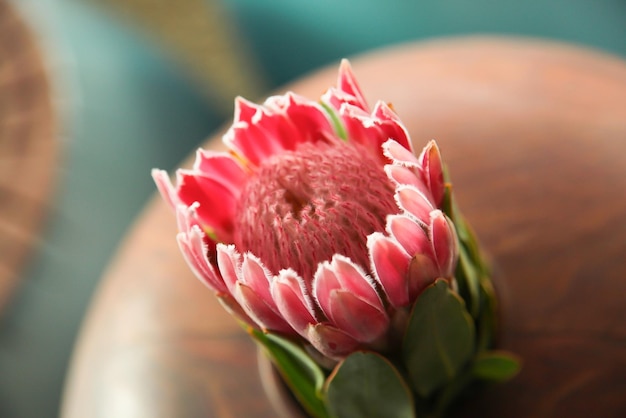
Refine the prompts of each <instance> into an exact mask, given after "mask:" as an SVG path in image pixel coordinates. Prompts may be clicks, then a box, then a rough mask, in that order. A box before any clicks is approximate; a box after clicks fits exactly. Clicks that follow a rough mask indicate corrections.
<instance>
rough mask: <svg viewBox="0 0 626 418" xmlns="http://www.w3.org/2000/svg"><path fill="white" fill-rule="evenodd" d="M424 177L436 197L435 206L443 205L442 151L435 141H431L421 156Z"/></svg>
mask: <svg viewBox="0 0 626 418" xmlns="http://www.w3.org/2000/svg"><path fill="white" fill-rule="evenodd" d="M418 159H419V161H420V163H421V166H422V170H423V173H424V178H425V181H426V183H427V184H428V187H429V189H430V192H431V194H432V196H433V198H434V202H435V206H436V207H441V203H442V201H443V196H444V188H445V184H444V177H443V163H442V161H441V153H440V152H439V147H437V143H436V142H435V141H430V142H429V143H428V145H426V147H424V149H423V150H422V153H421V154H420V156H419V158H418Z"/></svg>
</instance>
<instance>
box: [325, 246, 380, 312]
mask: <svg viewBox="0 0 626 418" xmlns="http://www.w3.org/2000/svg"><path fill="white" fill-rule="evenodd" d="M331 268H332V270H333V271H334V273H335V276H336V277H337V280H338V281H339V283H341V289H343V290H347V291H349V292H352V293H353V294H354V295H356V296H358V297H359V298H360V299H362V300H363V301H365V302H367V303H369V304H370V305H372V306H375V307H378V308H380V309H383V304H382V301H381V300H380V296H378V293H376V289H375V287H374V283H373V282H372V281H371V279H370V278H369V277H368V276H367V275H366V274H365V272H364V271H363V269H361V267H359V266H358V265H356V264H355V263H353V262H352V260H350V259H349V258H348V257H344V256H342V255H339V254H336V255H335V256H333V259H332V262H331Z"/></svg>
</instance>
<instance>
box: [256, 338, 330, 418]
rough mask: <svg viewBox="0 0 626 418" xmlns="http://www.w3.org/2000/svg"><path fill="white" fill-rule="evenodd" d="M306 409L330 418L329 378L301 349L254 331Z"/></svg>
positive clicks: (283, 340)
mask: <svg viewBox="0 0 626 418" xmlns="http://www.w3.org/2000/svg"><path fill="white" fill-rule="evenodd" d="M250 333H251V335H252V337H253V338H254V339H255V340H256V341H257V342H258V343H259V344H261V345H262V346H263V347H264V348H265V350H266V352H267V354H268V355H269V356H270V358H271V359H272V361H273V363H274V365H275V366H276V368H277V369H278V371H279V372H280V374H281V376H282V377H283V379H284V380H285V383H287V386H289V389H290V390H291V392H292V393H293V394H294V395H295V397H296V398H297V399H298V401H299V402H300V404H301V405H302V406H303V407H304V409H305V410H306V411H307V412H308V413H309V414H310V415H311V416H312V417H315V418H328V413H327V412H326V405H325V403H324V396H323V393H322V387H323V385H324V380H325V378H326V376H325V375H324V372H323V371H322V369H321V368H320V366H318V365H317V363H315V361H313V359H312V358H311V357H310V356H309V355H308V354H307V353H306V352H305V351H304V350H303V349H302V348H301V347H300V346H298V345H296V344H294V343H292V342H291V341H289V340H287V339H285V338H282V337H280V336H278V335H276V334H265V333H263V332H262V331H259V330H255V329H252V330H250Z"/></svg>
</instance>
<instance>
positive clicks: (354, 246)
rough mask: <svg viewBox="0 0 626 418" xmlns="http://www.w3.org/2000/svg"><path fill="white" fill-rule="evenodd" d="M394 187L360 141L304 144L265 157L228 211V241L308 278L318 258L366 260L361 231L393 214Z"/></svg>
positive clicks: (275, 268) (378, 226) (380, 227)
mask: <svg viewBox="0 0 626 418" xmlns="http://www.w3.org/2000/svg"><path fill="white" fill-rule="evenodd" d="M397 212H398V205H397V204H396V202H395V201H394V188H393V185H392V183H391V182H390V180H389V178H388V177H387V175H386V174H385V171H384V170H383V169H382V167H380V165H379V164H377V162H376V160H375V158H374V157H373V156H372V155H370V153H369V152H368V151H367V150H366V149H364V148H363V147H361V146H358V145H353V144H346V143H344V142H339V141H333V143H327V142H325V141H318V142H316V143H305V144H302V145H301V146H299V147H298V149H297V150H295V151H288V152H285V153H283V154H280V155H277V156H274V157H271V158H269V159H268V160H266V161H264V162H263V163H262V164H261V166H260V167H259V168H258V169H257V170H256V173H255V175H254V177H253V178H251V179H250V180H248V182H247V184H246V186H245V187H244V189H243V192H242V194H241V197H240V199H239V203H238V207H237V212H236V215H235V225H236V229H235V233H234V242H235V245H236V247H237V248H238V249H239V250H240V251H249V252H251V253H252V254H255V255H256V256H258V257H259V258H260V259H261V260H263V263H264V264H265V266H266V267H267V268H268V269H269V270H270V271H272V272H275V273H276V272H279V271H280V270H282V269H287V268H291V269H293V270H294V271H296V272H297V273H298V274H300V275H301V276H302V277H303V278H304V279H305V280H306V281H307V283H310V281H311V280H312V278H313V274H314V273H315V270H316V269H317V265H318V264H319V263H320V262H322V261H329V260H330V259H331V258H332V256H333V255H334V254H342V255H344V256H346V257H348V258H350V259H351V260H352V261H353V262H355V263H357V264H359V265H362V266H367V265H368V263H369V255H368V248H367V236H368V235H370V234H371V233H372V232H376V231H379V232H382V231H384V229H385V223H386V218H387V215H389V214H393V213H397Z"/></svg>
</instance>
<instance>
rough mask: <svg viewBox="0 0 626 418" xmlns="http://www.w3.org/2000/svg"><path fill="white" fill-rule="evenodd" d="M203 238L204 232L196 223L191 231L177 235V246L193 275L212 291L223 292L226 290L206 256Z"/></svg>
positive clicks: (206, 249)
mask: <svg viewBox="0 0 626 418" xmlns="http://www.w3.org/2000/svg"><path fill="white" fill-rule="evenodd" d="M203 238H204V233H203V232H202V231H201V230H200V228H199V227H198V226H197V225H196V226H194V227H193V228H192V229H191V231H189V232H187V233H183V232H181V233H179V234H178V235H177V240H178V246H179V248H180V251H181V252H182V254H183V258H184V259H185V261H186V262H187V264H188V265H189V267H190V268H191V271H192V272H193V273H194V274H195V276H196V277H197V278H199V279H200V280H201V281H202V282H203V283H204V284H206V285H207V286H208V287H209V288H210V289H211V290H213V291H214V292H217V293H225V292H227V291H228V290H227V289H226V286H225V285H224V281H223V280H222V278H221V277H220V276H219V274H218V273H217V272H216V271H215V268H214V267H213V266H212V265H211V263H210V262H209V260H208V258H207V255H206V254H207V251H208V248H207V245H206V244H205V242H204V239H203Z"/></svg>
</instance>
